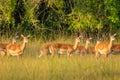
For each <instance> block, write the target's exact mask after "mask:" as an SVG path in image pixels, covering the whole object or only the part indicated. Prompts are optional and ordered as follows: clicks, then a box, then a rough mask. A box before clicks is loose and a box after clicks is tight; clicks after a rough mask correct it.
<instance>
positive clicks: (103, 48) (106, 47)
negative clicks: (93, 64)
mask: <svg viewBox="0 0 120 80" xmlns="http://www.w3.org/2000/svg"><path fill="white" fill-rule="evenodd" d="M113 40H115V35H112V36H110V41H108V42H105V43H101V42H99V43H96V45H95V54H96V57H98V54H99V53H100V54H104V55H105V57H107V56H108V54H109V53H110V51H111V48H112V43H113Z"/></svg>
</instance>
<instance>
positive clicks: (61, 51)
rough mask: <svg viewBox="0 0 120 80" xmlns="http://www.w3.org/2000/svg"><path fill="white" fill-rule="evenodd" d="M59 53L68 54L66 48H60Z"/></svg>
mask: <svg viewBox="0 0 120 80" xmlns="http://www.w3.org/2000/svg"><path fill="white" fill-rule="evenodd" d="M58 53H59V54H66V53H67V50H66V49H60V50H59V51H58Z"/></svg>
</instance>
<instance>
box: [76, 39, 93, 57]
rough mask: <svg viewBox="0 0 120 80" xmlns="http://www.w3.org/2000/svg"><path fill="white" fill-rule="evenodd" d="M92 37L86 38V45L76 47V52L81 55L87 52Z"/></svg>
mask: <svg viewBox="0 0 120 80" xmlns="http://www.w3.org/2000/svg"><path fill="white" fill-rule="evenodd" d="M91 39H92V38H88V39H86V43H85V46H78V47H77V48H76V51H75V53H77V54H81V55H83V54H85V53H86V52H87V50H88V45H89V44H90V40H91Z"/></svg>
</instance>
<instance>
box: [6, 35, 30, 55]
mask: <svg viewBox="0 0 120 80" xmlns="http://www.w3.org/2000/svg"><path fill="white" fill-rule="evenodd" d="M21 37H23V43H21V44H8V45H7V47H6V51H7V56H10V55H12V56H18V57H19V56H20V55H21V54H22V53H23V51H24V49H25V46H26V43H28V38H29V37H30V35H28V36H27V37H25V36H23V35H21Z"/></svg>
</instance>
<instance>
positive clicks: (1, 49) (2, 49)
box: [0, 36, 18, 56]
mask: <svg viewBox="0 0 120 80" xmlns="http://www.w3.org/2000/svg"><path fill="white" fill-rule="evenodd" d="M17 38H18V36H15V37H13V38H12V44H15V43H16V39H17ZM7 45H8V44H7V43H0V55H2V56H3V55H5V53H6V46H7Z"/></svg>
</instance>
